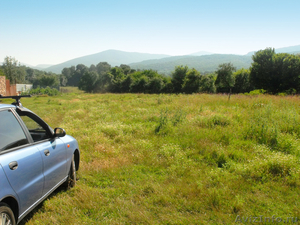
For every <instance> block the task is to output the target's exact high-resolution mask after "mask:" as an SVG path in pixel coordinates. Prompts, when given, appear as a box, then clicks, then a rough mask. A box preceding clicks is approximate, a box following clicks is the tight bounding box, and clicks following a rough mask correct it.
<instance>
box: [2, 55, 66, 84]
mask: <svg viewBox="0 0 300 225" xmlns="http://www.w3.org/2000/svg"><path fill="white" fill-rule="evenodd" d="M0 76H5V77H6V79H9V80H10V83H11V84H33V87H34V88H37V87H55V88H58V87H59V86H60V83H61V82H60V76H59V75H57V74H55V73H51V72H45V71H41V70H37V69H32V68H30V67H27V66H24V65H21V64H20V63H19V62H18V60H16V59H15V58H14V57H11V56H6V57H5V58H4V62H3V65H2V66H1V67H0Z"/></svg>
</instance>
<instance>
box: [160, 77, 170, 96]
mask: <svg viewBox="0 0 300 225" xmlns="http://www.w3.org/2000/svg"><path fill="white" fill-rule="evenodd" d="M163 82H164V86H163V88H162V90H161V91H162V92H163V93H173V84H172V78H171V77H163Z"/></svg>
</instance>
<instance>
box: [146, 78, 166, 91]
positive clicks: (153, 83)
mask: <svg viewBox="0 0 300 225" xmlns="http://www.w3.org/2000/svg"><path fill="white" fill-rule="evenodd" d="M163 87H164V81H163V79H162V77H159V76H156V77H153V78H152V79H150V81H149V83H148V85H147V92H148V93H156V94H158V93H161V90H162V89H163Z"/></svg>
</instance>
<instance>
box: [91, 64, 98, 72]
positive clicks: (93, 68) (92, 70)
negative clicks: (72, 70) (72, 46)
mask: <svg viewBox="0 0 300 225" xmlns="http://www.w3.org/2000/svg"><path fill="white" fill-rule="evenodd" d="M89 71H90V72H97V67H96V66H95V65H94V64H92V65H91V66H90V68H89Z"/></svg>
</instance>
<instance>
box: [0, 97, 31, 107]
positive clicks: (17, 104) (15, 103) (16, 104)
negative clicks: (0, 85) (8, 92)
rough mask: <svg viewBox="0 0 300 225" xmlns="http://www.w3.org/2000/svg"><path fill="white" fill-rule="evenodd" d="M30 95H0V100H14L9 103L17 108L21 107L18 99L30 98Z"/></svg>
mask: <svg viewBox="0 0 300 225" xmlns="http://www.w3.org/2000/svg"><path fill="white" fill-rule="evenodd" d="M30 97H31V95H16V96H3V95H0V98H12V99H15V100H16V101H15V102H13V103H11V104H12V105H15V106H18V107H23V105H22V103H21V101H20V99H21V98H30Z"/></svg>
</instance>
